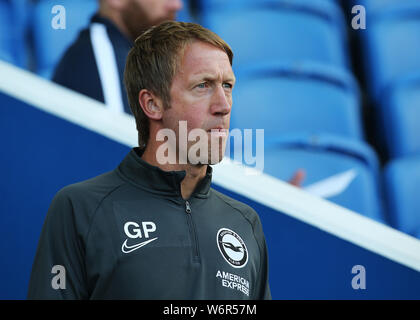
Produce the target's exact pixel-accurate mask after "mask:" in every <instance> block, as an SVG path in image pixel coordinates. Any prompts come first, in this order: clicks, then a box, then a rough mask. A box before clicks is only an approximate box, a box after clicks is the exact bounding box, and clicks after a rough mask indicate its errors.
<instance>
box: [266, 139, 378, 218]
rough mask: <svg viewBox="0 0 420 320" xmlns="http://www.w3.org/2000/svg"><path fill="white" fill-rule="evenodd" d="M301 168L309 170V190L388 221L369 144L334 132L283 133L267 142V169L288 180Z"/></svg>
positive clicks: (375, 163)
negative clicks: (284, 134)
mask: <svg viewBox="0 0 420 320" xmlns="http://www.w3.org/2000/svg"><path fill="white" fill-rule="evenodd" d="M301 168H303V169H304V170H305V171H306V178H305V180H304V182H303V188H304V189H306V190H307V191H308V192H311V193H314V194H318V195H322V197H324V198H326V199H327V200H330V201H332V202H334V203H336V204H339V205H341V206H344V207H346V208H348V209H350V210H353V211H355V212H357V213H360V214H362V215H364V216H367V217H369V218H372V219H374V220H376V221H379V222H382V223H386V219H385V218H384V215H383V209H382V208H383V205H382V198H381V196H380V192H379V189H378V179H379V177H378V160H377V158H376V155H375V153H374V151H373V150H372V149H371V148H370V147H369V146H368V145H367V144H364V143H362V142H358V141H354V140H351V139H346V138H340V137H335V136H331V135H320V136H310V135H296V136H283V137H281V138H279V139H278V140H277V141H273V142H271V143H268V144H266V146H265V157H264V172H265V173H267V174H269V175H272V176H274V177H277V178H279V179H281V180H284V181H288V180H289V179H290V178H291V177H292V175H293V174H294V172H296V170H298V169H301ZM326 179H329V180H326ZM279 197H281V195H279Z"/></svg>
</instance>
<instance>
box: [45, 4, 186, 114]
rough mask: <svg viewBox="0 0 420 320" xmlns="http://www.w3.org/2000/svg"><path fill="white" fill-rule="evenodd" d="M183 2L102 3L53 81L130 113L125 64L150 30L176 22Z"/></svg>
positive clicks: (58, 69) (68, 50) (56, 70)
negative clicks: (167, 22)
mask: <svg viewBox="0 0 420 320" xmlns="http://www.w3.org/2000/svg"><path fill="white" fill-rule="evenodd" d="M182 6H183V3H182V0H99V10H98V12H97V13H96V14H95V15H94V16H93V17H92V18H91V21H90V24H89V26H88V27H87V28H86V29H84V30H82V31H81V32H80V34H79V36H78V38H77V39H76V41H75V42H74V43H73V44H72V45H71V46H70V47H69V48H68V49H67V51H66V52H65V53H64V55H63V57H62V58H61V60H60V62H59V63H58V65H57V67H56V69H55V71H54V75H53V81H54V82H56V83H58V84H60V85H62V86H65V87H67V88H69V89H72V90H75V91H77V92H80V93H82V94H84V95H87V96H89V97H91V98H93V99H96V100H99V101H101V102H103V103H105V104H106V105H107V106H108V108H110V109H111V110H113V111H115V112H126V113H131V111H130V107H129V105H128V101H127V95H126V93H125V89H124V85H123V74H124V67H125V60H126V57H127V54H128V52H129V50H130V49H131V47H132V45H133V42H134V40H135V39H136V38H137V37H138V36H139V35H140V34H141V33H142V32H143V31H145V30H147V29H148V28H149V27H151V26H154V25H158V24H159V23H161V22H163V21H166V20H174V19H175V18H176V14H177V12H178V11H179V10H180V9H182Z"/></svg>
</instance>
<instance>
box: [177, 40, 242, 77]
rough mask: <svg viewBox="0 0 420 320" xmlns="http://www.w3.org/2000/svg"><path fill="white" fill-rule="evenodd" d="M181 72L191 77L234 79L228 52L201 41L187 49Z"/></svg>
mask: <svg viewBox="0 0 420 320" xmlns="http://www.w3.org/2000/svg"><path fill="white" fill-rule="evenodd" d="M179 71H180V72H182V73H186V74H188V76H189V77H190V76H191V77H200V76H209V77H210V76H211V77H215V76H220V75H221V76H223V77H231V78H234V74H233V70H232V66H231V65H230V61H229V57H228V55H227V54H226V52H225V51H223V50H222V49H220V48H218V47H216V46H214V45H211V44H207V43H205V42H201V41H196V42H193V43H192V44H189V45H188V46H187V47H186V48H185V50H184V54H183V57H182V60H181V68H180V70H179Z"/></svg>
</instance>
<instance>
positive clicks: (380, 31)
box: [362, 1, 420, 101]
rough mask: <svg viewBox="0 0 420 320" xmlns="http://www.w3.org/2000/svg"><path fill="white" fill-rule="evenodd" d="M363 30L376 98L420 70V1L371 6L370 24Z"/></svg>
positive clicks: (369, 75) (366, 60) (367, 76)
mask: <svg viewBox="0 0 420 320" xmlns="http://www.w3.org/2000/svg"><path fill="white" fill-rule="evenodd" d="M362 34H363V37H362V39H363V44H364V47H363V53H364V55H365V66H366V78H367V83H368V86H369V91H370V93H371V95H372V97H373V98H375V100H376V101H377V100H378V99H379V97H380V96H381V95H382V94H383V93H384V90H387V86H388V85H389V84H390V83H392V82H393V81H396V80H397V79H398V78H399V77H401V76H404V75H405V74H407V73H411V72H412V71H420V59H419V54H418V53H419V52H420V2H419V1H407V2H406V1H399V2H398V3H395V4H392V5H388V6H384V7H383V8H378V9H377V10H367V27H366V30H365V32H363V33H362Z"/></svg>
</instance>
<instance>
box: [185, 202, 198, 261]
mask: <svg viewBox="0 0 420 320" xmlns="http://www.w3.org/2000/svg"><path fill="white" fill-rule="evenodd" d="M185 212H186V213H187V222H188V228H189V230H190V235H191V241H192V243H191V245H192V250H193V260H194V261H197V262H198V261H199V260H200V255H199V251H198V239H197V233H196V230H195V224H194V220H193V218H192V216H191V213H192V210H191V204H190V202H189V201H188V200H186V201H185Z"/></svg>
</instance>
